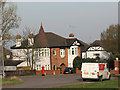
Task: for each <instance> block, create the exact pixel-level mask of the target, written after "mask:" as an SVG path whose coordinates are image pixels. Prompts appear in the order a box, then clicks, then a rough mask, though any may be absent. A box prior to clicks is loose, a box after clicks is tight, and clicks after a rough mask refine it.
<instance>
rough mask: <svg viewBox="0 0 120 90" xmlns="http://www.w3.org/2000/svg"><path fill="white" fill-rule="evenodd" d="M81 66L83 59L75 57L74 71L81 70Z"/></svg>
mask: <svg viewBox="0 0 120 90" xmlns="http://www.w3.org/2000/svg"><path fill="white" fill-rule="evenodd" d="M81 65H82V58H81V57H79V56H77V57H75V59H74V61H73V68H74V70H75V69H76V68H78V69H79V70H81Z"/></svg>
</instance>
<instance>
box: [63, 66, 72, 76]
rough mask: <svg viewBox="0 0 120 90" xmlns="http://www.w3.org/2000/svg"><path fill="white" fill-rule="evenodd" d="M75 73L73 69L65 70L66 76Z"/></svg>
mask: <svg viewBox="0 0 120 90" xmlns="http://www.w3.org/2000/svg"><path fill="white" fill-rule="evenodd" d="M72 73H73V68H70V67H66V68H65V70H64V74H72Z"/></svg>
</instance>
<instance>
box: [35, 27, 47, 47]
mask: <svg viewBox="0 0 120 90" xmlns="http://www.w3.org/2000/svg"><path fill="white" fill-rule="evenodd" d="M34 45H35V47H49V44H48V40H47V38H46V35H45V32H44V30H43V27H42V25H41V27H40V31H39V33H38V34H37V35H36V36H35V37H34Z"/></svg>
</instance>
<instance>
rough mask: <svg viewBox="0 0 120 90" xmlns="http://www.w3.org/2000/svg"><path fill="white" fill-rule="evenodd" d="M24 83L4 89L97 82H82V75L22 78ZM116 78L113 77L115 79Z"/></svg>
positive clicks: (51, 86)
mask: <svg viewBox="0 0 120 90" xmlns="http://www.w3.org/2000/svg"><path fill="white" fill-rule="evenodd" d="M19 78H21V79H22V80H23V81H24V83H22V84H17V85H12V86H7V87H3V88H53V87H60V86H64V85H74V84H80V83H92V82H95V81H91V80H88V81H82V79H81V76H80V74H63V75H46V76H20V77H19ZM114 78H115V77H112V79H114Z"/></svg>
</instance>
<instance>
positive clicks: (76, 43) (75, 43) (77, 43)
mask: <svg viewBox="0 0 120 90" xmlns="http://www.w3.org/2000/svg"><path fill="white" fill-rule="evenodd" d="M72 45H77V46H79V45H80V42H79V41H77V40H76V41H74V42H73V44H72Z"/></svg>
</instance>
